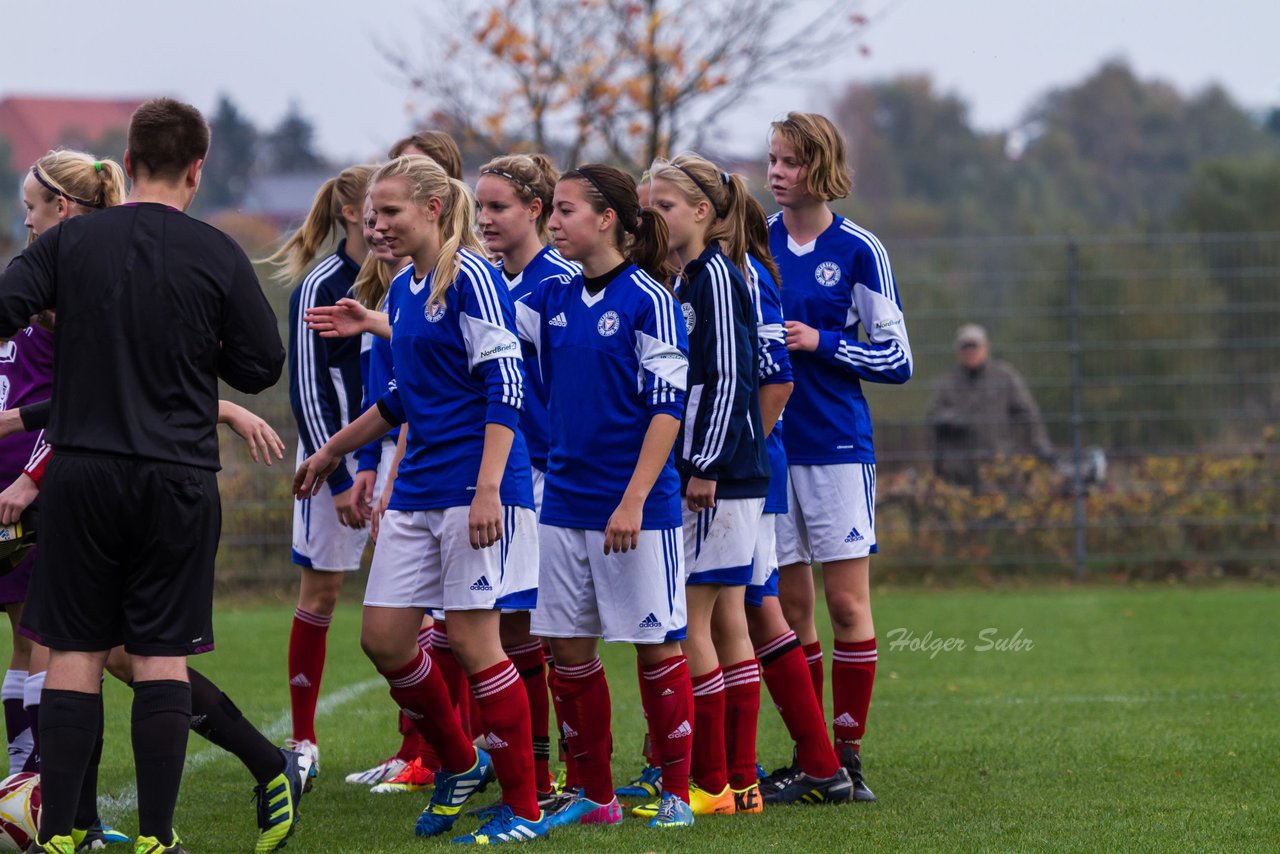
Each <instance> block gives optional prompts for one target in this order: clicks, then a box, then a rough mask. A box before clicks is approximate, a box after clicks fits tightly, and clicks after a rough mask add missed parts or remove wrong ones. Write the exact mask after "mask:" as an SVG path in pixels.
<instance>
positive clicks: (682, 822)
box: [649, 792, 694, 828]
mask: <svg viewBox="0 0 1280 854" xmlns="http://www.w3.org/2000/svg"><path fill="white" fill-rule="evenodd" d="M693 821H694V819H693V809H692V808H690V806H689V805H688V804H686V803H685V802H684V801H682V800H680V798H679V797H677V796H676V795H673V794H671V793H670V792H663V793H662V797H661V798H660V799H659V800H658V811H657V812H656V813H654V815H653V818H651V819H649V826H650V827H658V828H667V827H693Z"/></svg>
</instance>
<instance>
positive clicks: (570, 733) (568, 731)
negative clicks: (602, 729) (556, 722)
mask: <svg viewBox="0 0 1280 854" xmlns="http://www.w3.org/2000/svg"><path fill="white" fill-rule="evenodd" d="M560 729H561V730H563V731H564V737H565V738H577V737H578V731H577V730H575V729H574V728H573V727H571V726H569V724H567V723H562V724H560Z"/></svg>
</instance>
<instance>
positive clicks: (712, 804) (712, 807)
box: [631, 783, 734, 818]
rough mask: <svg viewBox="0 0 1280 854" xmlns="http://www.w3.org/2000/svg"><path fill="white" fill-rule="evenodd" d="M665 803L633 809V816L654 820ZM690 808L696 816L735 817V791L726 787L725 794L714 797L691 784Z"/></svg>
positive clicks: (660, 800)
mask: <svg viewBox="0 0 1280 854" xmlns="http://www.w3.org/2000/svg"><path fill="white" fill-rule="evenodd" d="M664 794H665V793H664ZM676 800H679V798H677V799H676ZM663 803H664V801H663V800H662V799H659V800H656V801H654V802H653V803H651V804H643V805H642V806H638V807H636V808H635V809H633V810H632V811H631V814H632V815H634V816H638V817H639V818H653V817H654V816H656V815H657V814H658V812H659V811H660V810H661V809H662V804H663ZM689 808H690V809H692V810H693V814H694V815H733V813H734V801H733V790H732V789H730V788H729V787H728V786H725V787H724V791H723V792H721V793H720V794H718V795H713V794H711V793H710V792H708V791H706V790H705V789H700V788H698V785H697V784H696V783H690V784H689Z"/></svg>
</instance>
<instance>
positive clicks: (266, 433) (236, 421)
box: [218, 400, 284, 466]
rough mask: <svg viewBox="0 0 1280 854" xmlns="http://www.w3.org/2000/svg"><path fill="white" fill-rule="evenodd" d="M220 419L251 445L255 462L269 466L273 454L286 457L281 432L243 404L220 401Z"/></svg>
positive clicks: (280, 457) (250, 450) (250, 449)
mask: <svg viewBox="0 0 1280 854" xmlns="http://www.w3.org/2000/svg"><path fill="white" fill-rule="evenodd" d="M218 420H219V421H221V422H222V423H223V424H226V425H227V426H228V427H230V428H231V429H232V430H234V431H236V434H237V435H239V436H240V438H241V439H244V443H245V444H246V445H248V446H249V456H250V457H252V458H253V461H254V462H255V463H259V462H260V463H263V464H264V465H268V466H269V465H271V462H272V460H271V458H272V456H273V455H274V456H275V458H276V459H277V460H283V459H284V442H282V441H281V440H280V436H279V434H277V433H276V431H275V430H274V429H272V427H271V425H270V424H268V423H267V422H266V421H265V420H263V419H262V418H259V417H258V416H257V415H254V414H253V413H252V412H250V411H249V410H247V409H245V408H244V407H243V406H240V405H239V404H235V403H232V402H231V401H229V400H220V401H218Z"/></svg>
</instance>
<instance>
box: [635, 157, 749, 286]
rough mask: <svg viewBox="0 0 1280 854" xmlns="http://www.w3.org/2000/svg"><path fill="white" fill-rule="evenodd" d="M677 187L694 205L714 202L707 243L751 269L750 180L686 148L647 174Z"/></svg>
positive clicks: (656, 163) (654, 164) (658, 161)
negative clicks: (748, 250) (729, 171)
mask: <svg viewBox="0 0 1280 854" xmlns="http://www.w3.org/2000/svg"><path fill="white" fill-rule="evenodd" d="M646 175H647V177H649V178H650V179H651V180H656V179H661V180H663V181H667V182H669V183H670V184H671V185H672V186H674V187H676V189H678V190H679V191H680V193H681V194H682V195H683V196H684V198H685V201H687V202H688V203H689V204H691V205H695V206H696V205H697V204H698V203H699V202H704V201H705V202H710V203H711V211H712V213H713V214H714V215H715V220H714V222H712V224H711V227H710V228H709V229H708V230H707V243H713V242H715V241H719V243H720V248H721V250H722V251H723V252H724V254H725V255H727V256H728V257H729V260H730V261H732V262H733V263H734V265H735V266H737V268H738V269H739V270H742V271H744V272H743V275H744V276H745V275H746V273H745V270H746V269H747V264H748V261H747V221H746V220H747V198H748V197H749V196H750V195H751V194H750V193H749V192H748V191H747V183H746V181H744V180H743V179H742V176H741V175H731V174H729V173H728V172H723V171H721V169H720V167H718V166H716V165H715V164H714V163H712V162H711V161H710V160H707V159H706V158H705V157H701V156H700V155H697V154H694V153H693V152H691V151H686V152H684V153H683V154H678V155H676V156H675V157H673V158H671V159H670V160H665V159H663V158H661V157H660V158H658V159H657V160H655V161H653V165H652V166H650V167H649V171H648V172H647V173H646Z"/></svg>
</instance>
